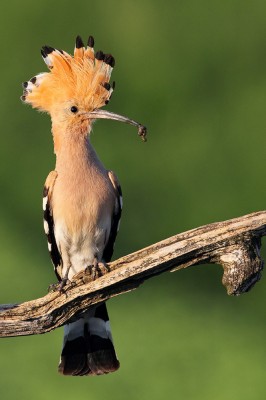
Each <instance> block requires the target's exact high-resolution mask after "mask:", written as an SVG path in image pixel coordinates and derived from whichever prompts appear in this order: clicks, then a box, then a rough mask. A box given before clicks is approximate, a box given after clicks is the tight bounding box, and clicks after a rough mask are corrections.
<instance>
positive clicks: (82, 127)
mask: <svg viewBox="0 0 266 400" xmlns="http://www.w3.org/2000/svg"><path fill="white" fill-rule="evenodd" d="M41 54H42V57H43V59H44V61H45V63H46V65H47V66H48V68H49V69H50V72H46V73H41V74H38V75H36V76H34V77H33V78H31V79H30V80H29V81H27V82H24V83H23V88H24V92H23V95H22V96H21V100H22V101H24V102H25V103H28V104H31V105H32V107H33V108H37V109H39V110H40V111H44V112H48V113H49V114H50V115H51V118H52V123H53V125H56V126H60V127H61V128H63V129H70V130H71V129H73V130H75V131H77V132H81V131H82V132H84V133H87V132H88V131H89V130H90V127H91V122H92V120H94V119H98V118H105V119H115V120H118V121H122V122H126V123H130V124H133V125H135V126H137V127H138V129H139V135H140V136H142V138H143V139H145V135H146V128H145V127H143V126H142V125H140V124H138V123H137V122H135V121H132V120H130V119H129V118H126V117H122V116H120V115H118V114H114V113H111V112H108V111H105V110H101V107H102V106H104V105H106V104H107V103H108V102H109V100H110V97H111V95H112V92H113V90H114V83H113V84H112V85H111V84H110V83H109V82H110V77H111V73H112V70H113V67H114V65H115V60H114V57H113V56H112V55H111V54H104V53H103V52H102V51H98V52H97V53H96V54H95V53H94V39H93V37H92V36H90V37H89V39H88V43H87V47H85V46H84V44H83V41H82V39H81V38H80V36H78V37H77V39H76V46H75V50H74V56H71V55H69V54H68V53H66V52H65V51H62V50H57V49H54V48H53V47H50V46H43V48H42V50H41Z"/></svg>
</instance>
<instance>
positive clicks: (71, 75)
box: [21, 36, 146, 375]
mask: <svg viewBox="0 0 266 400" xmlns="http://www.w3.org/2000/svg"><path fill="white" fill-rule="evenodd" d="M41 54H42V57H43V59H44V61H45V63H46V64H47V66H48V68H49V69H50V72H47V73H40V74H38V75H36V76H34V77H33V78H31V79H30V80H29V81H27V82H24V83H23V87H24V92H23V96H22V97H21V99H22V100H23V101H24V102H26V103H28V104H31V105H32V107H34V108H37V109H39V110H41V111H45V112H48V113H49V114H50V116H51V120H52V134H53V140H54V152H55V155H56V166H55V170H54V171H52V172H50V174H49V175H48V177H47V179H46V182H45V186H44V192H43V212H44V230H45V233H46V235H47V240H48V249H49V252H50V256H51V259H52V262H53V264H54V269H55V273H56V276H57V278H58V280H59V281H60V282H61V284H60V290H63V286H64V284H65V283H66V282H67V280H71V279H72V277H73V276H74V275H75V274H76V273H78V272H79V271H82V270H84V269H86V268H87V267H90V268H92V269H93V270H94V272H95V271H96V269H97V268H98V267H99V264H100V263H103V264H104V263H105V262H109V261H110V259H111V257H112V254H113V246H114V242H115V238H116V234H117V231H118V226H119V220H120V216H121V210H122V192H121V188H120V185H119V183H118V180H117V178H116V176H115V174H114V172H112V171H107V170H106V169H105V168H104V166H103V164H102V163H101V161H100V160H99V158H98V156H97V154H96V152H95V150H94V149H93V147H92V145H91V143H90V132H91V129H92V123H93V121H94V120H95V119H98V118H106V119H114V120H117V121H122V122H126V123H130V124H132V125H134V126H136V127H138V129H139V135H140V136H142V138H143V139H144V140H145V135H146V128H145V127H144V126H142V125H140V124H138V123H137V122H135V121H132V120H130V119H128V118H126V117H123V116H120V115H118V114H114V113H111V112H107V111H104V110H101V109H100V107H102V106H104V105H105V104H107V103H108V101H109V99H110V97H111V94H112V92H113V89H114V84H113V85H112V86H111V85H110V83H109V82H110V76H111V72H112V70H113V67H114V64H115V60H114V58H113V56H112V55H111V54H104V53H103V52H102V51H98V52H97V53H96V54H94V39H93V37H92V36H90V37H89V39H88V44H87V47H86V48H85V47H84V44H83V42H82V39H81V38H80V36H78V37H77V39H76V46H75V50H74V56H73V57H72V56H71V55H69V54H68V53H66V52H65V51H62V50H57V49H54V48H53V47H50V46H44V47H43V48H42V50H41ZM118 368H119V361H118V359H117V356H116V353H115V349H114V345H113V340H112V335H111V330H110V323H109V318H108V314H107V309H106V305H105V303H102V304H100V305H98V306H94V307H92V308H90V309H88V310H87V311H86V312H85V313H84V314H82V315H81V316H80V317H79V318H78V319H76V320H74V321H73V322H70V323H68V324H67V325H65V327H64V341H63V349H62V353H61V358H60V363H59V367H58V370H59V372H60V373H62V374H64V375H101V374H105V373H108V372H112V371H115V370H117V369H118Z"/></svg>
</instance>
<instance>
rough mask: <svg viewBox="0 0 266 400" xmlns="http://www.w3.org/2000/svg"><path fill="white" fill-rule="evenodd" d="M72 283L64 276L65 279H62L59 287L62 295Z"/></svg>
mask: <svg viewBox="0 0 266 400" xmlns="http://www.w3.org/2000/svg"><path fill="white" fill-rule="evenodd" d="M69 282H70V281H69V280H68V277H67V276H64V278H62V280H61V282H60V283H59V285H58V291H59V292H60V293H62V292H63V289H64V287H65V286H66V284H67V283H69Z"/></svg>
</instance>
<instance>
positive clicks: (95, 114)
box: [86, 109, 147, 142]
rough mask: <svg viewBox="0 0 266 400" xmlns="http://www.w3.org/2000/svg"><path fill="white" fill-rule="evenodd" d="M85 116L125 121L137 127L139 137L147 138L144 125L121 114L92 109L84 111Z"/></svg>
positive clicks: (144, 139)
mask: <svg viewBox="0 0 266 400" xmlns="http://www.w3.org/2000/svg"><path fill="white" fill-rule="evenodd" d="M86 117H87V118H89V119H113V120H115V121H120V122H125V123H126V124H130V125H133V126H136V127H137V128H138V135H139V136H140V137H141V139H142V140H143V141H144V142H146V140H147V138H146V135H147V128H146V127H145V126H144V125H141V124H139V123H138V122H136V121H133V120H132V119H129V118H127V117H123V115H119V114H115V113H112V112H110V111H106V110H101V109H96V110H94V111H91V112H89V113H86Z"/></svg>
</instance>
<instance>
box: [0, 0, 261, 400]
mask: <svg viewBox="0 0 266 400" xmlns="http://www.w3.org/2000/svg"><path fill="white" fill-rule="evenodd" d="M265 18H266V3H265V1H262V0H254V1H252V2H251V1H247V0H242V1H241V2H240V1H238V0H225V1H222V2H221V1H218V0H214V1H208V0H202V1H197V0H191V1H184V0H176V1H174V0H172V1H170V0H166V1H159V0H146V1H144V2H143V1H139V0H136V1H128V0H123V1H122V0H114V1H105V2H92V1H76V2H73V1H69V0H65V1H62V0H58V1H51V0H46V1H45V2H44V1H39V2H36V1H33V0H25V1H24V2H19V1H18V0H10V1H8V2H4V3H3V4H1V14H0V37H1V49H2V50H1V51H2V62H1V66H0V71H1V77H2V79H1V98H2V100H1V108H0V132H1V133H0V135H1V146H0V171H1V207H0V210H1V212H0V219H1V224H0V233H1V265H2V267H1V292H0V297H1V299H0V302H1V303H9V302H20V301H25V300H29V299H33V298H36V297H40V296H42V295H44V294H45V293H46V290H47V287H48V285H49V284H50V283H51V282H54V281H55V277H54V275H53V268H52V266H51V263H50V260H49V256H48V252H47V248H46V240H45V237H44V234H43V232H42V212H41V194H42V187H43V182H44V180H45V178H46V176H47V174H48V172H49V171H50V170H51V169H53V166H54V155H53V146H52V140H51V134H50V119H49V117H48V116H45V115H40V114H38V113H37V112H36V111H34V110H31V109H30V107H27V106H23V105H22V104H21V103H20V100H19V96H20V95H21V93H22V89H21V82H23V81H25V80H27V79H29V78H30V77H32V76H34V75H35V74H36V73H37V72H42V71H45V70H46V67H45V65H44V63H43V62H42V59H41V57H40V54H39V48H40V46H41V45H44V44H48V45H51V46H55V47H59V48H64V49H65V50H67V51H70V52H72V51H73V47H74V39H75V37H76V35H77V34H80V35H82V36H83V37H84V38H85V37H87V36H88V35H90V34H92V35H94V37H95V39H96V46H95V47H96V48H97V49H102V50H103V51H106V52H112V54H113V55H114V56H115V58H116V62H117V64H116V67H115V70H114V72H113V79H115V81H116V83H117V86H116V91H115V94H114V96H113V98H112V102H111V103H110V105H109V106H108V109H109V110H112V111H115V112H118V113H121V114H124V115H128V116H129V117H132V118H135V119H137V120H138V121H140V122H142V123H144V124H147V126H148V128H149V140H148V142H147V143H146V144H143V143H142V142H141V141H140V140H139V139H138V137H137V134H136V131H135V129H133V128H132V127H129V126H125V125H120V124H118V123H115V122H111V121H98V122H97V124H95V127H94V133H93V138H92V140H93V143H94V145H95V147H96V149H97V152H98V154H99V156H100V158H101V159H102V160H103V161H104V163H105V165H106V167H108V168H111V169H113V170H114V171H116V173H117V175H118V177H119V179H120V182H121V185H122V188H123V193H124V202H125V208H124V214H123V220H122V224H121V229H120V233H119V238H118V240H117V244H116V254H115V257H119V256H121V255H123V254H127V253H129V252H132V251H134V250H137V249H139V248H142V247H144V246H146V245H148V244H150V243H153V242H155V241H158V240H161V239H163V238H166V237H168V236H171V235H173V234H176V233H178V232H182V231H185V230H188V229H191V228H194V227H197V226H200V225H203V224H207V223H210V222H215V221H219V220H225V219H229V218H232V217H237V216H240V215H244V214H246V213H249V212H252V211H258V210H263V209H265V199H266V186H265V184H264V182H265V164H264V163H265V141H266V139H265V131H266V116H265V105H266V24H265ZM262 253H263V254H264V256H265V255H266V247H265V246H264V247H263V248H262ZM265 287H266V281H265V280H262V281H261V282H260V283H259V284H258V285H257V286H256V287H255V288H254V289H253V290H252V291H251V292H250V293H249V294H248V295H243V296H241V297H239V298H230V297H228V296H226V293H225V290H224V288H223V287H222V285H221V268H220V267H218V266H206V267H205V266H199V267H194V268H191V269H188V270H184V271H180V272H178V273H175V274H171V275H170V274H164V275H163V276H161V277H157V278H154V279H152V280H150V281H148V282H147V283H145V284H144V285H143V286H142V287H141V288H139V289H138V290H136V291H135V292H132V293H129V294H127V295H123V296H119V297H117V298H116V299H114V300H111V301H110V302H109V303H108V306H109V313H110V315H111V320H112V329H113V336H114V339H115V344H116V348H117V352H118V355H119V358H120V361H121V368H120V370H119V371H118V372H117V373H115V374H110V375H108V376H104V377H96V378H68V377H61V376H60V375H58V374H57V362H58V359H59V353H60V348H61V340H62V330H61V329H59V330H57V331H54V332H52V333H50V334H46V335H44V336H43V335H41V336H35V337H21V338H10V339H2V340H1V341H0V346H1V349H0V351H1V362H0V395H1V399H5V400H13V399H17V398H19V399H21V400H35V399H38V400H42V399H48V398H51V399H53V398H64V399H65V400H68V399H73V398H75V399H79V398H87V397H88V398H90V399H95V400H102V399H106V398H108V399H109V400H112V399H116V400H120V399H121V400H122V399H124V398H125V397H126V398H127V399H128V400H131V399H142V400H145V399H149V400H150V399H155V400H157V399H162V398H180V399H186V400H190V399H193V400H201V399H204V400H208V399H210V400H213V399H215V400H222V399H227V398H237V399H238V398H241V399H243V400H247V399H250V398H252V399H254V400H258V399H265V395H266V387H265V386H266V385H265V374H266V367H265V355H266V354H265V353H266V346H265V344H264V338H265V330H266V321H265V312H264V306H263V305H264V299H265V294H264V290H265Z"/></svg>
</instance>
